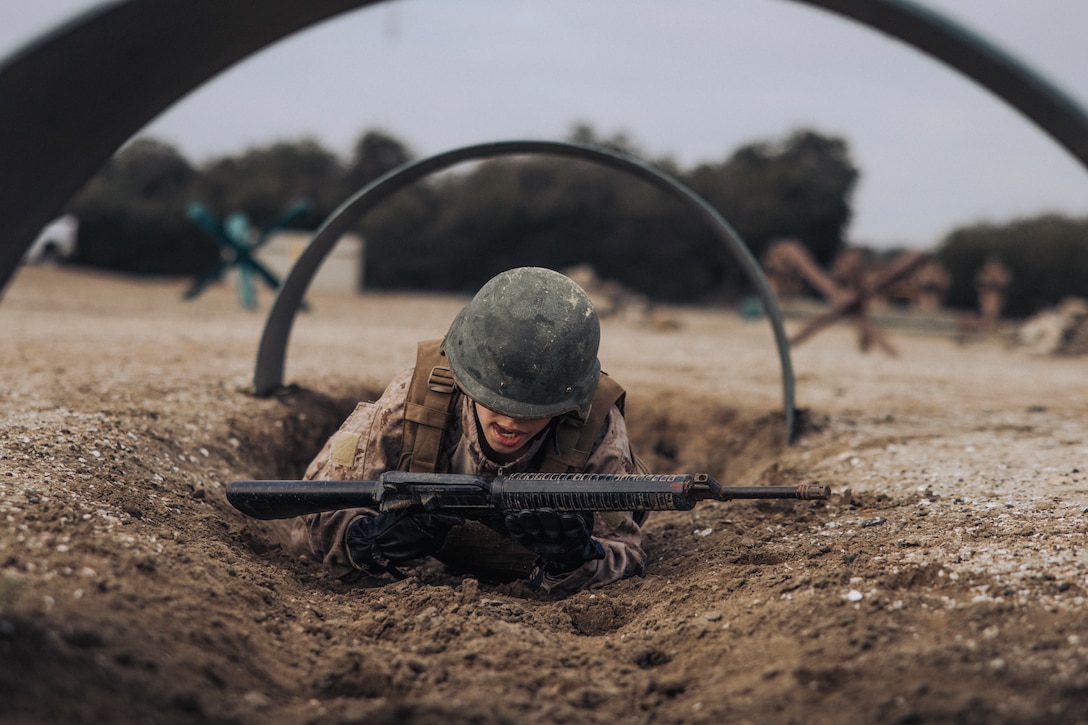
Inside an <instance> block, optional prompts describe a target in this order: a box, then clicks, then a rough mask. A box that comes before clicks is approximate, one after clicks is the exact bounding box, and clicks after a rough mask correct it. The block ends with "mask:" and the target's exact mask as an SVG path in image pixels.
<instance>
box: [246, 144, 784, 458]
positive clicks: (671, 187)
mask: <svg viewBox="0 0 1088 725" xmlns="http://www.w3.org/2000/svg"><path fill="white" fill-rule="evenodd" d="M516 154H522V155H524V154H549V155H552V156H562V157H567V158H573V159H579V160H582V161H588V162H591V163H594V164H598V165H601V166H604V167H606V168H611V169H615V170H617V171H620V172H622V173H625V174H629V175H631V176H634V177H635V178H638V179H641V180H642V181H645V182H647V183H648V184H650V185H651V186H654V187H655V188H657V189H659V190H661V191H663V192H665V193H666V194H668V195H670V196H672V197H674V198H675V199H678V200H679V201H681V202H683V203H684V204H686V205H687V206H688V209H689V210H690V211H692V212H694V214H695V215H696V216H699V217H701V218H702V219H703V221H705V222H706V223H707V225H708V226H709V227H710V229H711V231H712V232H713V233H714V234H715V236H717V237H718V240H719V241H721V242H722V244H723V245H724V246H725V248H726V250H727V251H728V252H729V253H730V255H731V256H732V257H733V260H734V261H735V262H737V264H738V265H740V268H741V269H742V270H744V272H745V273H746V274H747V275H748V279H749V281H750V282H751V283H752V286H753V287H754V288H755V291H756V294H757V295H758V296H759V299H760V301H761V302H762V303H763V309H764V311H765V312H766V313H767V317H768V319H769V320H770V323H771V329H772V331H773V333H774V340H775V346H776V347H777V349H778V360H779V365H780V367H781V370H782V410H783V414H784V417H785V424H786V434H785V437H786V442H787V443H789V442H791V441H792V440H793V436H794V428H795V418H796V407H795V405H794V375H793V363H792V362H791V360H790V347H789V339H788V338H787V337H786V329H785V325H784V323H783V321H782V311H781V309H780V308H779V306H778V300H777V299H776V298H775V296H774V292H772V291H771V287H770V285H769V284H768V282H767V278H766V276H764V274H763V270H762V269H760V267H759V263H758V262H756V260H755V258H754V257H752V253H751V252H750V251H749V250H748V247H747V246H746V245H745V244H744V241H743V240H742V239H741V238H740V236H739V235H738V234H737V233H736V231H734V230H733V228H732V227H731V226H730V225H729V223H728V222H726V221H725V219H724V218H722V216H721V214H719V213H718V211H717V210H716V209H714V207H712V206H710V204H708V203H707V202H706V201H705V200H704V199H703V198H702V197H700V196H699V195H698V194H696V193H695V192H693V191H692V190H691V189H689V188H688V187H686V186H684V185H683V184H681V183H680V182H678V181H676V180H675V179H673V178H672V177H670V176H667V175H666V174H664V173H662V172H660V171H658V170H657V169H654V168H653V167H651V166H649V165H647V164H644V163H642V162H641V161H639V160H638V159H634V158H631V157H629V156H627V155H625V154H620V153H616V152H614V151H609V150H607V149H603V148H598V147H595V146H583V145H579V144H572V143H562V142H557V141H496V142H493V143H485V144H477V145H474V146H465V147H463V148H459V149H454V150H452V151H447V152H445V153H441V154H436V155H434V156H431V157H428V158H426V159H423V160H421V161H415V162H410V163H407V164H404V165H403V166H401V167H399V168H396V169H393V170H392V171H390V172H389V173H387V174H385V175H383V176H381V177H380V178H378V179H375V180H374V181H372V182H371V183H369V184H367V185H366V186H365V187H363V188H362V189H360V190H359V191H358V192H356V193H355V194H354V195H353V196H352V197H351V198H350V199H348V200H347V201H346V202H344V203H343V204H341V205H340V207H339V208H338V209H336V210H335V211H334V212H333V213H332V214H330V215H329V217H328V218H327V219H326V220H325V221H324V222H323V223H322V224H321V226H320V227H319V228H318V230H317V232H316V233H315V234H314V236H313V238H312V239H311V240H310V243H309V244H308V245H306V249H305V250H303V252H302V254H300V255H299V257H298V259H297V260H295V263H294V265H293V266H292V267H291V272H290V274H289V275H288V276H287V278H286V279H285V280H284V282H283V285H282V286H281V287H280V290H279V292H278V293H277V294H276V299H275V301H274V302H273V303H272V309H271V310H269V313H268V319H267V321H266V322H265V327H264V332H263V333H262V335H261V342H260V344H259V345H258V348H257V364H256V366H255V368H254V373H253V388H254V391H255V392H256V394H257V395H269V394H271V393H272V392H274V391H275V390H277V389H278V388H280V387H281V386H282V385H283V368H284V362H285V358H286V354H287V342H288V338H289V337H290V334H291V328H292V327H293V325H294V321H295V317H296V316H297V314H298V310H299V308H300V307H301V305H302V298H303V297H304V296H305V294H306V290H307V288H308V287H309V286H310V282H311V281H312V280H313V277H314V275H315V274H316V273H317V270H318V268H320V266H321V264H322V263H323V262H324V261H325V258H326V257H327V256H328V254H329V252H330V251H332V248H333V247H334V246H335V245H336V242H337V241H339V239H340V237H341V236H343V235H344V233H345V232H347V231H348V230H349V229H351V228H352V227H353V226H354V225H355V224H356V223H357V222H358V221H359V220H360V219H362V218H363V217H364V216H365V215H366V214H367V213H369V212H370V210H371V209H373V208H374V207H376V206H377V205H379V204H381V203H382V202H383V201H385V200H386V199H388V198H389V197H390V196H392V195H393V194H395V193H396V192H398V191H400V190H401V189H403V188H405V187H406V186H409V185H411V184H413V183H415V182H416V181H418V180H420V179H422V178H424V177H426V176H428V175H430V174H434V173H437V172H439V171H443V170H445V169H448V168H450V167H452V166H454V165H456V164H460V163H465V162H468V161H479V160H482V159H488V158H494V157H496V156H510V155H516Z"/></svg>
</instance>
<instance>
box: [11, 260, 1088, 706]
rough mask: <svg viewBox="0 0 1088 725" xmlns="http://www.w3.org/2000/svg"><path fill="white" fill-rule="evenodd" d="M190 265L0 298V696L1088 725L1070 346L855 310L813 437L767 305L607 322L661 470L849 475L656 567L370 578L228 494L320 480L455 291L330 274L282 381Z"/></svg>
mask: <svg viewBox="0 0 1088 725" xmlns="http://www.w3.org/2000/svg"><path fill="white" fill-rule="evenodd" d="M185 286H186V285H185V284H184V283H177V284H173V283H170V282H159V283H154V284H152V283H146V282H135V281H131V280H125V279H118V278H110V277H96V276H90V275H81V274H74V273H71V272H66V271H63V270H28V271H24V272H23V274H22V275H21V276H20V278H19V279H18V280H17V282H16V283H15V284H14V285H13V286H12V287H11V288H10V290H9V291H8V292H7V294H6V296H5V299H4V301H3V303H2V304H0V332H2V333H3V335H4V339H5V340H7V341H9V344H8V345H5V346H4V348H3V350H2V351H0V361H2V363H3V366H4V370H5V371H6V372H7V373H8V374H7V375H6V376H5V381H6V382H5V385H6V388H7V390H6V392H7V393H8V395H7V396H6V397H5V398H4V399H3V400H2V401H0V416H2V419H3V423H4V424H3V426H2V427H0V520H3V522H4V526H3V527H2V528H0V721H2V722H12V723H42V722H72V721H75V722H121V723H123V722H224V723H226V722H232V723H234V722H245V723H299V722H305V723H350V722H368V723H371V722H372V723H394V722H396V723H402V722H418V723H425V722H427V723H429V722H451V723H482V722H488V723H491V722H496V723H504V722H509V723H558V722H602V723H604V722H608V723H615V722H640V723H641V722H663V723H669V722H676V723H679V722H684V723H689V722H715V723H720V722H800V721H804V722H843V721H847V722H899V723H908V722H957V723H975V722H977V723H983V722H985V723H993V722H1008V723H1012V722H1017V723H1023V722H1040V723H1041V722H1057V721H1061V722H1084V721H1088V698H1086V697H1085V693H1086V692H1088V674H1086V673H1088V649H1086V646H1085V643H1088V627H1086V625H1085V620H1084V617H1083V607H1084V603H1085V587H1086V586H1088V561H1086V560H1085V559H1084V557H1083V553H1082V547H1080V546H1079V544H1078V543H1077V542H1078V541H1080V539H1081V538H1082V537H1083V535H1084V533H1085V531H1086V530H1088V521H1086V518H1085V510H1086V509H1088V490H1086V489H1088V486H1086V483H1085V478H1086V472H1085V468H1084V461H1085V460H1088V440H1086V437H1085V433H1084V428H1083V420H1084V415H1085V413H1086V412H1088V399H1086V397H1085V393H1084V392H1083V390H1084V389H1083V387H1082V386H1080V383H1079V381H1080V380H1081V376H1082V372H1083V371H1082V369H1080V368H1078V367H1076V364H1075V361H1074V360H1071V359H1068V358H1039V357H1036V356H1031V355H1028V354H1024V355H1018V354H1017V353H1016V352H1015V351H1010V350H1006V349H1004V348H1002V347H999V346H987V345H985V344H977V345H973V346H971V347H970V348H959V347H957V346H955V345H954V343H951V342H949V341H947V340H936V339H931V338H924V337H917V338H911V339H909V340H906V341H900V342H899V346H900V347H901V348H902V349H903V350H904V356H903V358H902V359H900V360H890V359H884V358H879V357H865V356H861V355H859V354H858V353H857V352H855V349H854V346H853V341H852V337H851V334H852V333H851V331H850V330H849V329H844V330H831V331H828V332H827V333H826V334H824V335H822V336H821V337H818V338H816V339H814V340H812V341H810V342H808V343H806V345H805V347H804V348H801V349H799V350H797V351H795V356H794V359H795V366H796V368H797V371H798V388H799V402H800V403H801V405H802V406H803V413H802V415H801V416H800V426H799V428H800V436H799V439H798V440H797V441H796V442H795V443H794V444H793V445H789V446H787V445H786V443H785V441H784V435H783V420H782V415H781V411H780V394H781V391H780V386H781V378H780V371H779V370H778V369H777V368H776V365H775V363H774V361H775V359H776V358H775V354H774V350H773V343H772V341H771V340H770V335H769V333H768V332H767V331H766V330H764V329H762V328H761V327H759V326H753V325H751V324H747V323H744V322H741V321H739V320H737V319H736V318H734V317H732V316H729V315H726V314H724V313H721V312H717V313H712V312H708V311H698V310H671V311H670V313H671V314H676V315H677V316H681V317H682V318H683V325H682V326H681V327H680V328H678V329H673V330H660V331H654V330H651V331H647V330H643V329H636V328H635V327H633V326H632V327H628V326H625V325H624V324H623V323H620V322H617V323H615V324H610V325H608V326H606V328H605V331H604V335H605V348H604V349H603V350H602V360H603V361H604V363H605V367H606V369H609V371H610V372H612V373H613V374H615V375H616V376H617V377H618V378H619V379H620V380H621V381H622V382H623V383H624V384H625V386H626V387H627V388H628V389H629V391H630V393H629V400H628V419H629V421H630V428H631V431H632V437H633V439H634V441H635V443H636V446H637V447H638V450H639V452H640V453H641V454H642V456H643V457H644V458H645V459H646V460H647V462H648V463H650V465H651V468H653V469H654V470H658V471H661V472H672V471H687V472H699V471H705V472H707V473H710V474H712V475H715V476H716V477H718V478H719V479H720V480H722V481H725V482H727V483H729V484H738V485H756V484H763V483H767V484H780V483H802V482H811V481H817V482H821V483H828V484H831V485H832V487H833V488H834V490H835V492H836V495H835V497H834V498H833V500H832V501H830V502H826V503H825V502H773V501H757V502H732V503H704V504H700V505H699V506H698V507H697V508H696V509H695V510H693V511H691V512H669V513H655V514H652V515H651V517H650V519H649V520H648V522H647V526H646V540H645V544H646V550H647V553H648V556H649V559H650V567H649V571H648V573H647V575H646V576H645V577H640V578H634V579H630V580H625V581H623V582H620V583H618V584H616V585H613V586H610V587H607V588H606V589H603V590H598V591H593V592H582V593H579V594H576V595H574V596H571V597H567V598H556V597H551V596H544V595H540V594H536V593H532V592H529V591H527V590H526V589H525V587H524V586H522V585H520V584H514V585H501V586H500V585H494V584H491V583H488V582H485V581H479V580H477V579H474V578H471V577H463V576H458V575H455V574H452V573H450V572H447V571H445V570H443V569H441V568H438V567H434V566H420V567H417V568H415V569H414V570H411V571H410V574H411V576H410V577H409V578H408V579H406V580H403V581H389V580H372V579H363V580H361V581H360V582H357V583H352V584H349V583H344V582H339V581H335V580H332V579H330V578H329V577H327V576H326V575H325V574H324V573H323V572H322V571H321V570H320V569H319V568H318V567H316V566H314V565H313V564H311V563H309V562H306V561H302V560H299V559H296V558H294V557H292V556H290V555H288V554H287V553H286V552H285V550H284V549H283V548H282V547H281V546H280V543H279V542H280V538H279V537H280V533H281V532H280V527H278V526H277V525H276V524H269V523H265V522H257V521H253V520H249V519H246V518H245V517H243V516H242V515H240V514H239V513H238V512H236V511H234V510H233V509H232V508H231V507H230V506H229V504H228V503H227V502H226V500H225V497H224V492H223V491H224V484H225V483H226V482H227V481H230V480H232V479H236V478H265V477H288V476H297V475H298V473H299V472H300V471H301V469H302V467H303V466H304V465H305V464H306V462H307V461H308V460H309V458H310V456H311V455H312V454H313V453H314V452H315V451H316V450H317V448H318V447H319V445H320V444H321V442H322V441H323V440H324V438H325V436H327V435H328V433H329V432H330V431H331V430H333V429H334V428H335V426H336V425H337V424H338V423H339V421H340V420H341V419H342V418H343V416H344V415H346V413H347V412H348V411H349V410H350V408H351V407H352V406H353V405H354V404H355V402H356V401H357V400H363V399H371V398H373V397H375V396H376V395H377V394H379V392H380V389H381V386H382V384H383V383H384V381H385V380H386V379H387V378H388V377H389V376H390V375H391V374H392V373H393V372H395V371H396V370H398V369H399V368H401V367H404V366H406V365H409V364H411V361H412V359H413V345H414V342H415V340H416V339H421V338H427V337H435V336H437V335H440V334H441V330H442V329H444V327H445V326H446V325H447V324H448V321H449V319H450V318H451V317H452V314H453V313H454V312H455V311H456V309H457V308H458V307H459V306H460V304H462V303H463V300H460V299H456V298H405V297H395V296H389V297H385V296H371V295H368V296H365V297H364V298H345V299H340V298H331V297H329V298H316V299H314V300H313V301H312V305H311V306H312V309H313V312H312V313H311V314H310V315H309V316H303V317H301V318H300V320H299V322H298V324H297V328H298V329H296V331H295V333H294V342H293V347H292V351H291V354H290V356H289V362H290V366H289V374H290V377H291V380H293V381H295V382H296V385H294V386H293V387H290V388H288V389H287V390H286V391H285V392H284V393H283V394H281V395H278V396H275V397H272V398H268V399H259V398H255V397H253V396H252V395H250V393H249V376H250V373H251V369H252V365H253V354H254V351H255V349H256V341H257V339H258V337H259V334H260V328H261V324H262V323H263V320H262V319H260V317H259V316H254V315H252V314H251V313H247V312H245V311H242V310H239V309H236V308H235V307H234V303H233V294H232V291H231V290H229V289H218V290H211V291H209V292H208V293H207V294H206V295H205V296H204V297H202V298H199V299H198V300H195V301H194V303H182V302H181V301H180V292H181V291H182V290H183V289H184V288H185ZM422 311H427V313H428V315H422V314H421V312H422ZM363 371H365V374H364V372H363ZM998 391H1000V392H998Z"/></svg>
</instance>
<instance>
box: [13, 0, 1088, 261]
mask: <svg viewBox="0 0 1088 725" xmlns="http://www.w3.org/2000/svg"><path fill="white" fill-rule="evenodd" d="M96 4H97V2H96V1H95V0H3V1H2V2H0V55H7V53H9V52H11V51H12V50H13V49H15V48H17V47H18V46H20V45H22V44H23V43H25V42H27V41H28V40H30V39H31V38H33V37H35V36H36V35H37V34H38V33H40V32H42V31H43V30H46V29H48V28H50V27H52V26H53V25H54V24H55V23H57V22H59V21H61V20H64V19H66V18H68V17H69V16H71V15H72V14H73V13H76V12H79V11H81V10H83V9H86V8H88V7H91V6H93V5H96ZM919 4H924V5H927V6H929V7H931V8H933V9H935V10H937V11H939V12H941V13H943V14H945V15H947V16H949V17H951V18H953V19H956V20H958V21H959V22H961V23H963V24H965V25H966V26H967V27H969V28H970V29H971V30H973V31H975V32H976V33H979V34H981V35H982V36H984V37H985V38H987V39H988V40H990V41H991V42H992V43H994V44H996V45H998V46H999V47H1001V48H1003V49H1004V50H1005V51H1006V52H1008V53H1010V54H1012V55H1013V56H1014V57H1016V58H1017V59H1018V60H1020V61H1021V62H1023V63H1025V64H1027V65H1028V66H1029V67H1031V68H1032V69H1034V70H1035V71H1036V72H1038V73H1040V74H1042V75H1043V76H1044V77H1046V78H1047V79H1048V80H1050V81H1051V82H1052V83H1054V84H1055V85H1057V86H1058V87H1059V88H1060V89H1062V90H1063V91H1064V92H1065V93H1066V94H1067V95H1069V96H1071V97H1072V98H1073V99H1074V100H1076V101H1077V102H1078V103H1079V104H1080V105H1081V106H1082V107H1088V41H1086V39H1085V33H1086V30H1088V1H1086V0H1042V1H1041V2H1027V0H923V1H922V2H920V3H919ZM583 121H584V122H588V123H590V124H592V125H593V126H594V127H595V128H596V129H597V131H598V132H599V133H603V134H606V135H611V134H613V133H617V132H624V133H626V134H627V135H628V136H629V137H630V138H631V139H632V140H633V141H634V142H635V144H636V145H637V146H638V147H639V148H640V149H641V150H642V151H643V152H644V153H646V154H647V155H649V156H650V157H658V156H664V155H669V156H672V157H674V158H675V159H677V160H678V161H680V162H681V163H682V164H684V165H685V166H686V165H690V164H693V163H697V162H702V161H720V160H722V159H724V158H725V157H727V156H728V155H729V154H730V153H731V152H732V151H733V150H734V149H735V148H736V147H737V146H739V145H740V144H743V143H750V142H753V141H763V140H775V139H781V138H783V137H784V136H785V135H786V134H788V133H789V132H790V131H791V130H793V129H796V128H799V127H809V128H814V129H816V130H818V131H820V132H822V133H826V134H833V135H838V136H842V137H844V138H845V139H846V140H847V142H848V143H849V146H850V149H851V152H852V155H853V158H854V161H855V163H856V164H857V165H858V167H859V168H860V169H861V172H862V175H861V180H860V183H859V186H858V188H857V192H856V194H855V197H854V208H855V216H854V221H853V223H852V225H851V227H850V229H849V232H848V234H849V238H850V240H851V241H853V242H856V243H861V244H871V245H875V246H881V247H887V246H893V245H907V246H914V247H931V246H933V245H935V244H937V243H938V242H939V241H940V239H941V238H942V237H943V235H944V234H946V233H947V232H948V231H949V230H950V229H951V228H953V227H955V226H957V225H961V224H967V223H971V222H975V221H979V220H990V221H995V222H1005V221H1008V220H1011V219H1013V218H1016V217H1021V216H1028V215H1034V214H1039V213H1043V212H1048V211H1057V212H1061V213H1065V214H1069V215H1075V216H1088V171H1086V170H1085V169H1084V167H1082V166H1081V165H1080V164H1079V162H1077V161H1076V160H1075V159H1073V157H1072V156H1070V155H1069V154H1068V153H1067V152H1066V151H1065V150H1064V149H1063V148H1061V147H1060V146H1058V144H1057V143H1056V142H1054V141H1053V140H1051V139H1050V137H1049V136H1046V135H1045V134H1044V133H1043V132H1042V131H1039V130H1038V129H1037V128H1036V127H1035V126H1034V125H1033V124H1032V123H1030V122H1029V121H1027V120H1026V119H1025V118H1023V117H1022V116H1020V115H1019V113H1018V112H1016V111H1014V110H1013V109H1011V108H1010V107H1008V106H1006V105H1005V104H1004V103H1003V102H1001V101H999V100H998V99H996V98H995V97H994V96H992V95H990V94H989V93H988V92H987V91H985V90H982V89H981V88H978V87H977V86H975V85H974V84H973V83H972V82H971V81H969V80H968V79H966V78H965V77H964V76H961V75H960V74H958V73H957V72H955V71H953V70H951V69H949V68H947V67H946V66H944V65H942V64H940V63H939V62H937V61H935V60H933V59H931V58H930V57H929V56H926V55H924V54H922V53H920V52H918V51H916V50H914V49H913V48H912V47H909V46H906V45H904V44H902V43H900V42H899V41H897V40H894V39H891V38H888V37H886V36H883V35H881V34H879V33H877V32H875V31H873V30H871V29H869V28H868V27H867V26H864V25H860V24H857V23H854V22H852V21H849V20H846V19H844V18H841V17H839V16H837V15H834V14H832V13H829V12H826V11H823V10H820V9H817V8H814V7H811V6H809V5H807V4H803V3H799V2H793V1H792V0H535V1H530V0H458V1H457V2H452V1H451V0H397V1H396V2H392V3H385V4H381V5H378V6H375V7H371V8H366V9H363V10H359V11H355V12H353V13H350V14H346V15H342V16H340V17H338V18H334V19H333V20H330V21H328V22H326V23H324V24H322V25H319V26H316V27H314V28H312V29H310V30H307V31H304V32H302V33H300V34H297V35H295V36H293V37H291V38H289V39H287V40H285V41H283V42H281V43H278V44H276V45H274V46H272V47H271V48H269V49H267V50H265V51H263V52H261V53H259V54H257V55H256V56H253V57H251V58H250V59H247V60H246V61H244V62H242V63H240V64H239V65H237V66H235V67H234V68H232V69H229V70H228V71H226V72H225V73H223V74H222V75H220V76H219V77H218V78H216V79H213V80H212V81H211V82H209V83H208V84H206V85H205V86H203V87H202V88H200V89H198V90H197V91H195V92H194V93H192V94H191V95H190V96H188V97H187V98H185V99H183V100H182V101H181V102H179V103H178V104H177V105H175V106H174V107H173V108H171V109H169V110H167V111H166V112H165V113H164V114H163V115H162V116H160V117H159V118H158V119H156V120H155V121H154V122H153V123H152V124H151V125H150V126H149V127H147V128H146V129H144V131H142V132H141V134H150V135H154V136H155V137H157V138H160V139H162V140H165V141H167V142H169V143H172V144H174V145H176V146H177V147H178V148H179V149H180V150H181V151H182V152H183V153H184V154H185V155H186V156H187V157H189V158H190V159H191V160H192V161H194V162H201V161H204V160H206V159H208V158H210V157H213V156H216V155H222V154H230V153H236V152H239V151H241V150H243V149H245V148H246V147H248V146H251V145H254V144H265V143H269V142H271V141H276V140H284V139H297V138H299V137H302V136H312V137H315V138H317V139H318V140H320V141H321V142H322V143H323V144H325V145H326V146H327V147H328V148H330V149H331V150H333V151H335V152H337V153H339V154H342V155H344V156H345V157H346V155H347V154H348V153H349V151H350V149H351V147H352V145H353V143H354V141H355V140H356V139H357V138H358V136H359V135H360V133H361V132H362V131H363V130H366V129H381V130H384V131H387V132H388V133H391V134H392V135H394V136H396V137H397V138H399V139H401V140H402V141H404V142H405V143H406V144H407V145H408V146H409V147H410V148H411V149H412V151H413V152H414V153H415V154H416V155H417V157H423V156H429V155H431V154H435V153H439V152H442V151H447V150H450V149H453V148H456V147H459V146H463V145H466V144H471V143H478V142H483V141H498V140H508V139H522V138H532V139H562V138H565V137H566V136H567V134H568V132H569V131H570V128H571V126H572V125H573V124H574V123H576V122H583Z"/></svg>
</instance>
